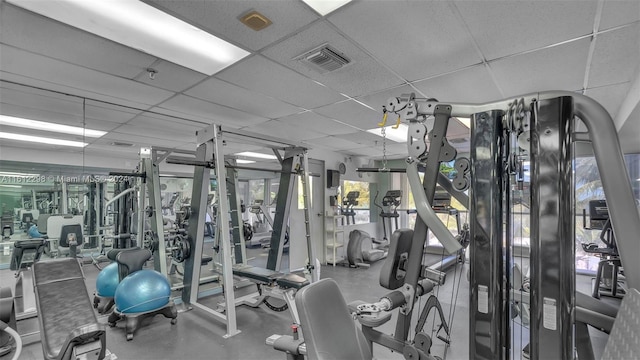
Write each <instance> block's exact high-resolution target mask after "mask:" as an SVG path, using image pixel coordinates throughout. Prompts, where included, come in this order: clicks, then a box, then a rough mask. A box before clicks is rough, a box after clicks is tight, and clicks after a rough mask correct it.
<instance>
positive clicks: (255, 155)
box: [236, 151, 278, 160]
mask: <svg viewBox="0 0 640 360" xmlns="http://www.w3.org/2000/svg"><path fill="white" fill-rule="evenodd" d="M236 155H238V156H246V157H252V158H256V159H270V160H276V159H278V158H277V157H276V156H275V155H269V154H262V153H257V152H252V151H245V152H240V153H237V154H236Z"/></svg>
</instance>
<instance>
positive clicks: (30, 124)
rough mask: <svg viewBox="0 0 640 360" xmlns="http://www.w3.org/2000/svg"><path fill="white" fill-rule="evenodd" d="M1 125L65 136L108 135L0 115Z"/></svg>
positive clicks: (81, 128)
mask: <svg viewBox="0 0 640 360" xmlns="http://www.w3.org/2000/svg"><path fill="white" fill-rule="evenodd" d="M0 125H9V126H15V127H21V128H25V129H34V130H44V131H53V132H58V133H63V134H71V135H80V136H87V137H93V138H99V137H101V136H103V135H104V134H106V133H107V132H106V131H100V130H91V129H85V128H83V127H79V126H70V125H61V124H55V123H50V122H46V121H37V120H30V119H23V118H19V117H14V116H7V115H0Z"/></svg>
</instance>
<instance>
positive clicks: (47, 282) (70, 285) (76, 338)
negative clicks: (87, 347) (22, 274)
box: [33, 258, 106, 359]
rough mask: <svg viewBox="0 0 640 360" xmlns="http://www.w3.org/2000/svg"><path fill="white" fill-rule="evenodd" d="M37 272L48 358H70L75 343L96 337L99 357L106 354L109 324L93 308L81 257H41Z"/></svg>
mask: <svg viewBox="0 0 640 360" xmlns="http://www.w3.org/2000/svg"><path fill="white" fill-rule="evenodd" d="M33 274H34V285H35V293H36V305H37V309H38V320H39V322H40V334H41V338H42V349H43V353H44V357H45V359H68V358H70V356H71V352H72V351H73V347H74V346H76V345H80V344H83V343H88V342H94V341H100V342H101V344H102V350H101V354H100V356H99V358H101V359H102V358H104V353H105V349H106V346H105V345H106V337H105V328H104V325H100V324H99V323H98V320H97V318H96V315H95V313H94V311H93V306H92V304H91V301H90V299H89V294H88V293H87V288H86V286H85V283H84V275H83V273H82V269H81V268H80V264H79V263H78V261H77V260H76V259H73V258H60V259H55V260H50V261H39V262H36V263H35V264H34V267H33Z"/></svg>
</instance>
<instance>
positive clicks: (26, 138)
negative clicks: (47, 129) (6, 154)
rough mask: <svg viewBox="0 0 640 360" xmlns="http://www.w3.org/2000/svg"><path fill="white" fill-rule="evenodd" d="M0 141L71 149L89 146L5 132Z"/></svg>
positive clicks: (0, 134) (70, 141) (84, 143)
mask: <svg viewBox="0 0 640 360" xmlns="http://www.w3.org/2000/svg"><path fill="white" fill-rule="evenodd" d="M0 139H6V140H15V141H26V142H34V143H39V144H48V145H60V146H71V147H85V146H87V145H89V144H88V143H86V142H82V141H72V140H62V139H54V138H48V137H42V136H31V135H23V134H14V133H7V132H0Z"/></svg>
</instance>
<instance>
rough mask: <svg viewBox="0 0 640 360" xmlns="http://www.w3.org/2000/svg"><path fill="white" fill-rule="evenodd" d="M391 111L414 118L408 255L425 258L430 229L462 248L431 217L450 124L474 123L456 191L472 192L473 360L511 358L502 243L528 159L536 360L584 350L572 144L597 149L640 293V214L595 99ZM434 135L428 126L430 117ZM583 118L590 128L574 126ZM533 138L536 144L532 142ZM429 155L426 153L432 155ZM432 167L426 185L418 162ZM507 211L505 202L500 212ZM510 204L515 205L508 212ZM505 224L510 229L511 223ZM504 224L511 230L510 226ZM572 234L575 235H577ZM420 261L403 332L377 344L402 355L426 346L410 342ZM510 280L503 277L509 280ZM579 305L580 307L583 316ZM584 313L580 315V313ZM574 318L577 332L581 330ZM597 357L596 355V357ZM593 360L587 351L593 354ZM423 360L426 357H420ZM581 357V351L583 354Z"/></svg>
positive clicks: (413, 271) (554, 97)
mask: <svg viewBox="0 0 640 360" xmlns="http://www.w3.org/2000/svg"><path fill="white" fill-rule="evenodd" d="M384 110H385V113H395V114H398V115H399V118H400V119H399V120H398V121H400V120H404V121H407V122H409V124H410V125H409V135H408V149H409V155H410V157H409V159H408V162H409V165H408V166H407V175H408V178H409V182H410V185H411V189H412V192H413V193H414V197H415V199H416V205H417V208H418V213H419V214H420V216H419V217H418V219H417V221H416V226H415V230H414V231H415V232H414V237H413V241H412V247H411V252H410V254H421V251H422V247H423V246H424V239H425V238H426V231H427V229H431V230H432V231H433V232H434V234H435V235H436V236H437V237H438V239H439V240H440V241H441V242H442V244H443V245H444V247H445V248H447V249H449V250H456V248H457V247H458V246H459V245H458V244H456V243H455V242H454V241H453V238H452V237H451V236H450V235H451V234H448V233H446V232H445V231H444V230H446V229H443V228H442V225H443V224H442V223H441V222H440V221H439V220H438V219H437V218H436V217H435V216H433V214H431V212H430V211H429V210H430V208H431V207H430V206H429V204H431V203H432V200H433V195H434V190H435V184H436V182H437V180H438V176H439V175H438V167H439V164H440V162H441V161H451V160H453V159H454V158H455V156H456V154H455V149H454V148H453V147H452V146H451V145H450V144H449V143H448V141H447V140H446V133H447V123H448V122H449V119H450V118H451V117H456V116H460V117H470V118H471V149H472V150H471V156H470V157H471V158H470V160H467V159H458V160H457V161H456V163H455V168H456V170H458V175H457V177H456V178H455V179H454V180H453V182H452V185H453V187H454V188H455V189H457V190H464V189H467V188H470V189H471V193H470V198H471V201H470V204H471V209H470V210H471V211H470V224H471V229H470V231H471V245H470V247H471V268H470V329H469V332H470V339H469V341H470V344H469V357H470V358H474V359H508V358H511V356H512V354H511V350H512V349H511V344H510V332H511V330H510V318H509V316H508V314H509V298H508V297H509V296H510V295H509V294H511V293H512V292H511V291H510V290H509V289H510V282H511V280H510V271H509V269H510V268H511V266H510V263H509V262H510V258H511V254H510V246H511V245H510V244H507V246H506V247H503V245H502V244H503V231H506V232H507V233H506V234H507V236H506V237H507V239H508V241H509V242H510V241H512V236H511V235H512V234H510V231H511V230H510V223H509V221H510V220H509V219H510V215H509V214H510V211H511V209H510V207H511V204H512V200H511V192H512V188H513V187H514V186H517V184H516V183H515V182H514V183H512V181H513V180H512V179H513V178H517V176H518V175H519V174H521V173H522V165H523V161H524V160H523V159H526V158H527V157H530V161H531V209H535V210H533V211H532V212H531V224H532V232H531V244H532V248H531V289H532V291H531V293H530V294H531V295H530V305H531V323H530V341H529V348H530V349H529V356H530V358H531V359H547V358H555V359H572V358H573V354H574V349H575V348H576V346H577V347H578V352H579V353H580V351H581V350H580V347H581V346H582V345H583V344H581V341H578V340H579V339H577V338H574V337H576V335H574V331H573V327H574V321H575V320H576V319H577V318H578V317H579V316H580V313H581V311H583V310H581V308H580V307H576V298H577V296H576V295H575V269H574V251H575V244H574V241H573V239H574V226H575V213H574V211H573V200H574V199H573V186H574V185H573V179H572V171H571V170H572V167H571V166H572V163H571V162H572V155H573V150H572V148H573V143H574V142H576V141H586V142H590V143H591V145H592V146H593V150H594V153H595V159H596V163H597V165H598V168H599V170H600V174H601V178H602V185H603V188H604V193H605V196H606V198H607V201H608V202H609V203H610V204H615V206H611V207H610V215H611V217H610V218H611V223H612V226H613V229H614V231H615V234H616V238H617V239H618V247H619V249H620V256H621V260H622V264H623V265H624V267H625V274H627V283H628V284H629V287H630V288H635V289H638V288H639V287H640V276H638V274H640V263H639V262H637V261H635V259H634V256H636V255H637V254H640V242H637V241H634V239H637V234H638V233H640V219H639V216H638V211H637V208H636V204H635V201H634V195H633V192H632V189H631V185H630V182H629V177H628V173H627V169H626V166H625V162H624V158H623V153H622V151H621V149H620V146H619V141H618V136H617V133H616V130H615V126H614V125H613V121H612V119H611V117H610V115H609V114H608V113H607V112H606V110H605V109H604V108H603V107H602V106H601V105H600V104H598V103H597V102H595V101H594V100H592V99H590V98H588V97H586V96H582V95H579V94H576V93H572V92H563V91H551V92H541V93H534V94H529V95H524V96H521V97H517V98H516V99H513V100H504V101H498V102H494V103H487V104H454V103H442V102H438V101H436V100H433V99H430V100H427V99H416V98H415V97H414V95H413V94H411V95H402V96H401V97H397V98H392V99H390V100H389V101H388V102H387V104H385V107H384ZM434 117H435V120H434V122H433V128H432V129H430V131H428V129H427V127H426V123H428V121H427V120H430V119H433V118H434ZM575 117H577V118H579V119H580V120H581V121H582V122H583V123H584V124H585V125H586V127H587V129H588V132H587V133H578V132H575V130H574V123H575ZM529 140H530V141H529ZM427 150H428V151H427ZM419 162H424V163H425V165H426V170H425V177H424V182H423V184H420V183H419V178H418V172H417V166H418V163H419ZM503 204H504V206H503ZM504 207H506V208H504ZM505 221H506V222H507V223H506V225H504V222H505ZM503 226H504V227H503ZM559 239H566V240H565V241H559ZM569 239H570V240H569ZM420 261H421V257H420V256H411V255H410V256H409V263H408V266H407V276H406V279H405V284H404V287H403V290H402V293H403V294H404V295H405V299H406V301H405V303H404V304H403V305H402V307H401V311H400V315H399V316H398V322H397V325H396V331H395V336H394V337H393V338H391V337H390V336H388V335H385V336H384V337H381V338H380V339H374V341H375V342H379V343H381V344H382V345H384V346H387V347H390V348H392V349H396V350H398V348H399V346H398V345H402V346H403V347H405V348H406V347H407V346H414V347H415V346H417V345H415V344H409V343H407V342H406V339H407V335H408V330H409V323H410V319H411V312H412V310H413V303H414V300H415V294H416V290H417V286H418V284H419V276H420V270H421V267H420ZM505 279H506V281H505ZM574 309H575V312H574ZM576 314H577V315H576ZM575 322H576V326H577V325H578V324H582V323H579V322H578V321H575ZM591 355H592V354H591ZM585 357H587V356H585ZM420 358H421V359H422V358H423V357H422V356H421V357H420ZM582 358H583V357H582V356H581V359H582Z"/></svg>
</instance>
